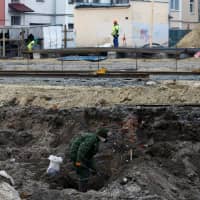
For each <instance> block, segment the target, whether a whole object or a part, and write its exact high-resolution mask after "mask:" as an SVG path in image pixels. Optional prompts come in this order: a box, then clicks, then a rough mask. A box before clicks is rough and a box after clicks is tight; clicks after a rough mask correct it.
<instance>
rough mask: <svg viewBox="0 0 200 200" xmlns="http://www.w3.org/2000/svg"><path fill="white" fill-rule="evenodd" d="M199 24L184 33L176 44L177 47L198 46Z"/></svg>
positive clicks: (199, 36)
mask: <svg viewBox="0 0 200 200" xmlns="http://www.w3.org/2000/svg"><path fill="white" fill-rule="evenodd" d="M199 38H200V26H198V27H197V28H196V29H194V30H192V31H191V32H190V33H188V34H187V35H185V37H183V38H182V39H181V41H180V42H179V43H178V44H177V47H179V48H200V40H199Z"/></svg>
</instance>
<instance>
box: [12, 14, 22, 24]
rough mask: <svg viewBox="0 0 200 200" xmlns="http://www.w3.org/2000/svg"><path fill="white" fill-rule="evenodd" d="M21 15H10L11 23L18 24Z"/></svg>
mask: <svg viewBox="0 0 200 200" xmlns="http://www.w3.org/2000/svg"><path fill="white" fill-rule="evenodd" d="M20 24H21V17H20V16H11V25H20Z"/></svg>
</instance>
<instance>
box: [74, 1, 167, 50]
mask: <svg viewBox="0 0 200 200" xmlns="http://www.w3.org/2000/svg"><path fill="white" fill-rule="evenodd" d="M130 3H131V6H130V7H108V8H104V7H100V8H77V9H75V30H76V44H77V46H99V45H103V44H106V43H110V44H112V36H111V31H112V25H113V20H114V19H116V20H118V22H119V25H120V37H119V45H120V46H123V45H124V44H123V42H122V41H123V40H122V38H123V36H124V35H125V37H126V43H127V46H130V47H135V46H142V45H144V44H147V43H149V42H150V36H151V24H152V21H151V18H152V9H151V2H150V1H148V2H143V1H131V2H130ZM153 18H154V20H153V29H152V30H153V42H156V43H160V44H162V45H168V30H169V26H168V3H167V2H166V3H162V2H155V3H154V17H153Z"/></svg>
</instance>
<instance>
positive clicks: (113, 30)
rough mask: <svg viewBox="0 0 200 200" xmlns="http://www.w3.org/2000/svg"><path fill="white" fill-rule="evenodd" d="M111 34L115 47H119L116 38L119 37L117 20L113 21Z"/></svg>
mask: <svg viewBox="0 0 200 200" xmlns="http://www.w3.org/2000/svg"><path fill="white" fill-rule="evenodd" d="M111 34H112V36H113V45H114V47H115V48H117V47H119V42H118V38H119V24H118V22H117V20H114V21H113V27H112V33H111Z"/></svg>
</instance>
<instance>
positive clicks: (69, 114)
mask: <svg viewBox="0 0 200 200" xmlns="http://www.w3.org/2000/svg"><path fill="white" fill-rule="evenodd" d="M129 116H134V117H136V119H137V120H138V122H139V123H138V124H137V123H136V124H134V126H132V127H135V126H137V130H136V136H137V139H136V141H135V143H134V145H133V146H131V144H132V143H130V138H129V136H127V135H126V132H123V131H122V129H123V125H124V121H126V120H127V119H128V118H129ZM0 119H1V120H0V160H1V162H0V167H1V169H3V170H6V171H7V172H8V173H9V174H10V175H11V176H12V177H13V178H14V180H15V183H16V184H15V187H16V189H17V190H18V191H19V193H20V194H22V193H24V192H26V193H28V194H30V196H29V198H27V199H28V200H38V198H39V197H40V198H41V199H42V200H46V199H50V200H51V199H52V198H53V195H52V192H55V191H56V194H57V195H58V199H64V197H66V199H67V197H68V199H70V198H69V196H67V195H68V193H67V191H68V192H69V189H75V190H73V191H74V193H76V194H77V195H81V194H79V193H78V191H77V189H78V177H77V175H76V173H75V170H74V168H73V165H72V163H71V162H70V161H69V142H70V140H71V139H72V138H73V136H75V135H77V134H79V133H85V132H95V131H96V129H97V128H99V127H106V128H108V129H109V130H110V131H111V133H112V134H111V135H109V138H108V142H107V143H103V144H101V145H100V149H99V153H98V154H97V155H96V156H95V161H96V166H97V170H98V171H99V172H101V175H100V176H97V175H91V177H90V180H89V184H88V190H91V189H92V190H96V192H94V194H93V195H97V196H99V198H101V195H105V196H106V195H108V196H109V195H111V193H112V195H111V196H109V197H110V199H116V196H115V195H118V197H120V195H122V196H126V197H127V198H130V196H131V195H133V192H132V191H133V190H134V191H135V193H134V195H135V196H136V197H137V196H138V198H139V196H141V197H145V195H146V196H147V192H146V190H148V191H149V193H150V194H154V195H157V197H160V199H161V197H162V198H166V199H181V198H182V197H183V198H182V199H184V198H185V199H187V198H188V194H191V196H192V199H193V200H196V199H198V198H197V196H198V194H199V193H200V190H198V189H195V188H197V186H198V185H199V183H200V180H199V179H200V172H199V166H200V162H199V161H198V160H200V159H199V158H200V137H199V133H200V120H199V119H200V107H199V106H139V107H138V106H113V107H109V108H100V107H99V108H95V107H91V108H71V109H58V108H52V109H44V108H41V107H30V106H27V107H20V106H18V105H12V106H4V107H1V110H0ZM132 122H133V121H132ZM130 148H132V149H133V155H132V158H131V157H130V151H129V150H130ZM49 155H58V156H62V157H63V159H64V162H63V164H62V165H61V171H60V174H59V175H58V176H56V177H54V178H52V177H48V176H47V174H46V169H47V167H48V164H49V160H48V156H49ZM167 177H168V178H167ZM124 178H125V179H124ZM124 180H127V182H126V181H124ZM166 181H168V183H167V182H166ZM190 182H193V185H190V184H189V183H190ZM130 188H132V189H130ZM108 190H109V191H110V192H109V194H108ZM115 190H117V191H118V193H115V192H114V191H115ZM70 191H71V190H70ZM106 191H107V193H106ZM124 191H126V192H125V194H124V193H123V192H124ZM50 194H51V195H50ZM87 194H88V192H87V193H86V194H85V195H87ZM114 194H115V195H114ZM38 195H39V197H38ZM180 196H182V197H180ZM157 197H155V198H152V199H156V198H157ZM102 198H103V197H102ZM83 199H84V198H83ZM94 199H95V198H94ZM157 199H159V198H157Z"/></svg>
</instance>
